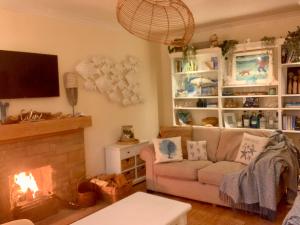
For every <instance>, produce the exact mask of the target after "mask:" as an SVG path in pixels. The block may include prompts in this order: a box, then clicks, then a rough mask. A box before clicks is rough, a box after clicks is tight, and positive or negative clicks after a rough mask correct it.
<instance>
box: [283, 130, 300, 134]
mask: <svg viewBox="0 0 300 225" xmlns="http://www.w3.org/2000/svg"><path fill="white" fill-rule="evenodd" d="M282 132H283V133H297V134H298V133H300V130H282Z"/></svg>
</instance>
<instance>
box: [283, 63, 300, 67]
mask: <svg viewBox="0 0 300 225" xmlns="http://www.w3.org/2000/svg"><path fill="white" fill-rule="evenodd" d="M281 66H282V67H297V66H300V62H296V63H282V64H281Z"/></svg>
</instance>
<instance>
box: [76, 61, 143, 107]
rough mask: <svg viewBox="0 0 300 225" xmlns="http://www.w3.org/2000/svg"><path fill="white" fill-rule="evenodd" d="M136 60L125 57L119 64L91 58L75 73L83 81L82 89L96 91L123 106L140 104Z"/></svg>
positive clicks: (78, 67) (80, 64)
mask: <svg viewBox="0 0 300 225" xmlns="http://www.w3.org/2000/svg"><path fill="white" fill-rule="evenodd" d="M138 65H139V63H138V59H137V58H135V57H133V56H127V57H126V58H125V59H124V60H122V61H121V62H114V61H112V60H110V59H108V58H103V57H99V56H96V57H92V58H90V59H87V60H84V61H82V62H80V63H79V64H78V65H77V66H76V71H77V72H78V73H79V74H80V76H81V77H82V78H83V79H84V87H85V89H87V90H89V91H98V92H99V93H100V94H105V95H107V97H108V98H109V99H110V100H111V101H113V102H118V103H120V104H122V105H123V106H128V105H135V104H139V103H142V102H143V100H142V97H141V95H140V93H139V82H137V78H136V74H137V72H138Z"/></svg>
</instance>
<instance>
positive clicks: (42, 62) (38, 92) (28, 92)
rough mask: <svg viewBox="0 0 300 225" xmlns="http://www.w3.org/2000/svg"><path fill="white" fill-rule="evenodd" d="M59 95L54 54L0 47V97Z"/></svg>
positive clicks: (56, 64)
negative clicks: (15, 50)
mask: <svg viewBox="0 0 300 225" xmlns="http://www.w3.org/2000/svg"><path fill="white" fill-rule="evenodd" d="M55 96H59V81H58V63H57V56H56V55H45V54H37V53H26V52H14V51H3V50H0V99H13V98H37V97H55Z"/></svg>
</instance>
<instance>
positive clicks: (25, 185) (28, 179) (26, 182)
mask: <svg viewBox="0 0 300 225" xmlns="http://www.w3.org/2000/svg"><path fill="white" fill-rule="evenodd" d="M14 180H15V183H16V184H18V185H19V187H20V191H21V192H23V193H24V194H25V193H27V192H30V193H32V197H33V198H35V197H36V196H35V194H36V192H38V191H39V188H38V186H37V183H36V181H35V179H34V177H33V175H32V173H25V172H22V173H19V174H17V175H15V176H14Z"/></svg>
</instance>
